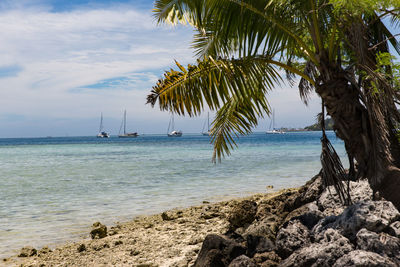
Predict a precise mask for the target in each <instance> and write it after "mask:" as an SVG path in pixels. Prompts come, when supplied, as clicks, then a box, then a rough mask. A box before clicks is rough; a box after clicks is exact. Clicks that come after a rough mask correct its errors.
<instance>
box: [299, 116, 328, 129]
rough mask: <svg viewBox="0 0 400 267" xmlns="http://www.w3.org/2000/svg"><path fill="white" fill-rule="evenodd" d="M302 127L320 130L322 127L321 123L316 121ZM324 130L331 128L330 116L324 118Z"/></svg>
mask: <svg viewBox="0 0 400 267" xmlns="http://www.w3.org/2000/svg"><path fill="white" fill-rule="evenodd" d="M304 129H306V130H308V131H321V129H322V128H321V123H319V122H316V123H314V124H313V125H310V126H306V127H304ZM325 130H327V131H331V130H333V120H332V118H327V119H325Z"/></svg>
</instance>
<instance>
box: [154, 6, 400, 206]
mask: <svg viewBox="0 0 400 267" xmlns="http://www.w3.org/2000/svg"><path fill="white" fill-rule="evenodd" d="M399 10H400V3H399V2H398V1H391V0H386V1H383V0H380V1H367V0H358V1H353V0H352V1H338V0H325V1H324V0H158V1H156V2H155V9H154V12H155V17H156V18H157V20H158V22H159V23H164V22H166V23H172V24H176V23H189V24H191V25H192V26H193V27H194V28H195V29H196V30H197V33H196V34H195V36H194V41H193V47H194V48H195V50H196V53H197V55H198V60H197V64H196V65H188V66H187V67H186V68H185V67H183V66H182V65H180V64H179V63H178V62H176V65H177V67H178V69H177V70H173V69H171V70H170V71H167V72H166V73H165V74H164V77H163V78H162V79H160V80H159V81H158V82H157V84H156V85H155V86H154V87H153V89H152V91H151V93H150V94H149V95H148V98H147V101H148V103H151V104H152V105H153V106H154V105H155V104H156V102H157V101H158V103H159V106H160V109H161V110H169V111H172V112H176V113H178V114H182V115H184V114H188V115H189V116H196V115H198V114H200V113H201V112H202V110H203V107H204V105H208V106H209V107H210V108H211V109H212V110H216V111H217V115H216V118H215V120H214V122H213V127H212V130H211V133H212V140H213V142H214V155H213V159H214V160H215V159H220V158H221V157H223V156H224V155H229V151H230V149H232V148H233V147H234V146H235V141H234V138H233V137H234V134H248V133H250V132H251V129H252V128H253V127H254V126H256V125H257V123H258V120H259V119H260V118H262V117H263V116H264V115H269V114H270V113H271V110H270V107H269V103H268V99H267V92H268V91H269V90H272V89H273V88H274V86H276V85H277V84H279V83H281V82H283V78H284V75H285V74H286V78H287V79H288V80H289V81H290V82H291V83H294V82H295V81H297V80H296V79H295V78H296V77H298V78H299V84H298V87H299V91H300V97H301V99H302V100H303V101H304V102H305V104H307V100H308V97H309V95H310V93H311V92H312V91H313V90H315V91H316V92H317V94H318V95H319V96H320V97H321V100H322V110H323V111H324V109H326V112H327V113H328V114H329V115H330V116H331V117H332V119H333V120H334V130H335V133H336V135H337V136H338V137H339V138H341V139H342V140H343V141H344V143H345V148H346V151H347V154H348V156H349V160H350V176H353V177H358V178H360V177H367V178H368V181H369V183H370V185H371V187H372V188H373V189H374V190H375V191H379V192H380V194H381V195H382V196H384V197H385V198H387V199H389V200H391V201H392V202H393V203H394V204H395V205H396V206H397V207H400V194H398V193H397V192H398V191H399V190H400V169H399V168H398V167H400V144H399V141H398V138H397V131H396V125H398V123H399V122H400V114H399V112H398V111H397V108H396V103H398V102H399V100H400V97H399V96H400V95H399V89H400V88H399V82H398V80H396V79H395V78H396V77H397V76H398V69H396V68H394V67H393V66H394V65H393V61H392V60H391V58H390V53H389V51H390V49H392V50H393V51H396V52H397V53H398V54H400V45H399V43H398V42H397V41H396V35H393V34H392V33H391V32H390V31H389V29H388V28H387V27H386V26H385V24H384V23H383V21H384V20H385V19H386V20H387V19H388V18H390V19H391V24H392V27H398V26H400V23H399V22H400V15H399ZM397 78H399V77H397ZM322 121H324V120H322ZM322 143H323V153H322V155H323V160H322V162H323V178H324V179H325V180H326V181H327V183H330V182H332V181H329V180H332V179H333V180H335V179H336V180H335V181H333V182H334V183H335V184H336V185H337V184H341V182H340V183H339V182H338V179H339V180H341V179H342V177H340V176H344V170H343V168H342V167H341V163H340V161H338V158H337V157H335V152H334V151H333V150H332V147H330V145H329V141H328V140H327V139H326V136H325V135H324V138H323V139H322ZM354 164H356V167H354ZM338 174H339V175H338ZM335 177H336V178H335ZM338 189H341V188H340V186H339V188H338Z"/></svg>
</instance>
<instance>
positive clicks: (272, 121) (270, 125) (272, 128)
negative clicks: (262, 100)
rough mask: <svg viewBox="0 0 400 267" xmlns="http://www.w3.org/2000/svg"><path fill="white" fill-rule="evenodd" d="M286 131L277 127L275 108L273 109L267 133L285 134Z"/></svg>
mask: <svg viewBox="0 0 400 267" xmlns="http://www.w3.org/2000/svg"><path fill="white" fill-rule="evenodd" d="M284 133H285V132H284V131H282V130H281V129H275V110H272V120H271V123H270V124H269V130H268V131H267V132H266V134H284Z"/></svg>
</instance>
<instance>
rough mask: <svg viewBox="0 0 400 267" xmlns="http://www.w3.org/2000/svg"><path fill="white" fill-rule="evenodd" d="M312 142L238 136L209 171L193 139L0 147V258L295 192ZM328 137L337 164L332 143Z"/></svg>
mask: <svg viewBox="0 0 400 267" xmlns="http://www.w3.org/2000/svg"><path fill="white" fill-rule="evenodd" d="M320 135H321V134H320V133H319V132H301V133H287V134H284V135H266V134H265V133H255V134H252V135H250V136H247V137H241V138H240V139H239V141H238V145H239V148H238V149H236V150H235V151H234V152H233V154H232V155H231V156H230V157H227V158H225V159H223V160H222V163H221V164H215V165H214V164H213V163H212V162H211V155H212V145H211V144H210V140H209V137H206V136H201V135H187V134H186V135H184V136H183V137H181V138H168V137H166V136H161V135H143V136H140V137H138V138H136V139H118V138H116V137H111V138H109V139H97V138H95V137H60V138H21V139H0V162H1V170H2V171H1V186H0V257H4V256H10V255H12V254H15V253H16V252H17V250H18V249H20V248H21V247H22V246H25V245H31V246H34V247H36V248H40V247H42V246H44V245H48V244H50V245H54V244H58V243H60V242H63V241H66V240H77V239H79V238H81V237H86V236H87V235H88V232H89V229H90V226H91V224H92V223H93V222H95V221H101V222H102V223H105V224H107V225H111V224H113V223H115V222H117V221H126V220H129V219H132V218H133V217H135V216H137V215H143V214H152V213H156V212H160V211H163V210H166V209H170V208H174V207H187V206H190V205H195V204H200V203H201V202H202V201H203V200H208V201H218V200H221V199H226V198H229V197H237V196H245V195H249V194H251V193H256V192H266V191H267V189H266V186H267V185H273V186H274V190H278V189H281V188H286V187H295V186H299V185H301V184H303V183H304V182H305V181H307V180H308V179H310V178H311V177H312V176H314V175H315V174H316V173H318V172H319V170H320V168H321V165H320V162H319V156H320V151H321V144H320V141H319V138H320ZM328 136H329V137H330V139H331V142H332V143H333V144H334V146H335V147H336V149H337V151H338V153H339V155H340V156H341V157H342V158H344V156H345V153H344V148H343V144H342V142H340V141H339V140H337V139H336V138H335V137H334V135H333V133H328Z"/></svg>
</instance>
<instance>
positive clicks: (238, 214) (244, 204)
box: [228, 200, 257, 229]
mask: <svg viewBox="0 0 400 267" xmlns="http://www.w3.org/2000/svg"><path fill="white" fill-rule="evenodd" d="M256 213H257V203H256V202H254V201H251V200H243V201H241V202H239V203H238V204H237V205H235V206H234V207H233V209H232V210H231V212H230V214H229V215H228V222H229V223H230V227H231V229H236V228H239V227H243V226H245V225H246V224H250V223H251V222H253V221H254V219H255V216H256Z"/></svg>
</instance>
